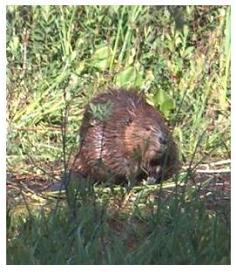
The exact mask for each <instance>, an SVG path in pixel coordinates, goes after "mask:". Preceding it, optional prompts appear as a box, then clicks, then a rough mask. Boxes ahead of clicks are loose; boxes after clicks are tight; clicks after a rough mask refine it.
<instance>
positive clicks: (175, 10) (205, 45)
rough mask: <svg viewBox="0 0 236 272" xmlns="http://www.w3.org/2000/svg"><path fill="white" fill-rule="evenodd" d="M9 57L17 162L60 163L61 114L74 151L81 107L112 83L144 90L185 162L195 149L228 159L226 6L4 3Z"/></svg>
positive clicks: (13, 158)
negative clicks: (172, 129)
mask: <svg viewBox="0 0 236 272" xmlns="http://www.w3.org/2000/svg"><path fill="white" fill-rule="evenodd" d="M7 59H8V66H7V89H8V123H9V127H8V128H9V134H8V136H9V142H8V159H9V163H10V164H11V165H16V164H17V165H19V163H20V164H22V162H24V161H25V160H27V154H29V153H31V152H32V151H33V152H34V156H35V157H37V159H38V160H40V161H42V160H45V159H49V160H50V161H54V160H55V159H57V158H59V157H60V156H61V144H62V141H61V131H60V126H61V124H62V112H64V110H65V107H67V108H69V112H68V131H69V132H68V144H67V147H68V149H70V148H72V146H71V145H72V144H78V143H75V142H76V137H75V136H76V132H77V131H78V129H79V126H80V122H81V118H82V110H83V108H84V106H85V105H86V103H88V101H89V100H90V99H91V97H92V96H94V95H95V94H96V93H97V92H99V91H102V90H104V89H106V88H107V87H108V86H118V87H120V86H126V87H130V86H137V87H138V88H139V89H141V90H142V91H144V92H145V93H146V95H147V97H148V100H149V101H150V103H152V104H154V105H155V106H156V107H159V108H160V109H161V111H162V112H163V113H164V114H165V116H166V117H167V118H168V120H169V122H170V124H171V125H172V126H175V132H174V133H175V135H176V139H177V141H178V142H179V146H180V148H181V152H182V155H183V158H184V159H185V160H187V161H188V160H189V159H190V158H191V156H192V154H193V153H194V150H195V148H196V146H197V145H200V147H199V148H198V152H197V155H196V156H197V157H196V158H197V159H200V160H201V159H202V160H211V158H212V157H217V158H219V157H227V156H228V153H229V150H230V148H229V137H230V7H227V6H170V7H163V6H151V7H148V6H77V7H75V6H63V7H61V6H8V8H7ZM203 132H205V134H204V135H203V136H202V133H203ZM201 137H202V139H201V142H200V143H198V141H199V138H201Z"/></svg>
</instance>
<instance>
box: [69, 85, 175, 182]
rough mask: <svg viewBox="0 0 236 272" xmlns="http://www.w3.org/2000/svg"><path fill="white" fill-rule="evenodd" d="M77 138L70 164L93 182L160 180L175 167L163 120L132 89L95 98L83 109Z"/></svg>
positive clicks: (173, 145) (105, 93) (108, 92)
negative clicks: (74, 156)
mask: <svg viewBox="0 0 236 272" xmlns="http://www.w3.org/2000/svg"><path fill="white" fill-rule="evenodd" d="M80 141H81V143H80V150H79V152H78V154H77V157H76V160H75V163H74V168H75V169H76V170H77V171H78V172H79V173H82V174H83V175H85V176H89V177H90V178H92V179H93V180H95V181H100V182H101V181H103V182H104V181H112V182H115V183H117V182H119V183H120V182H124V181H128V182H134V181H136V180H140V179H141V178H148V181H149V182H153V181H155V182H160V180H164V179H167V178H169V177H171V176H172V175H173V173H175V172H176V171H177V169H178V167H179V160H178V151H177V147H176V144H175V143H174V141H173V139H172V136H171V134H170V132H169V129H168V127H167V125H166V124H165V120H164V118H163V117H162V116H161V114H160V113H159V112H158V111H157V110H156V109H155V108H154V107H152V106H150V105H149V104H147V103H146V101H145V99H144V97H143V96H142V95H141V94H138V92H137V90H135V89H129V90H125V89H109V90H108V91H106V92H104V93H101V94H99V95H98V96H97V97H95V98H94V99H93V100H92V101H91V103H89V104H88V106H87V107H86V109H85V113H84V117H83V120H82V125H81V128H80ZM75 169H74V170H75Z"/></svg>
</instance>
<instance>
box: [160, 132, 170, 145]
mask: <svg viewBox="0 0 236 272" xmlns="http://www.w3.org/2000/svg"><path fill="white" fill-rule="evenodd" d="M158 138H159V142H160V144H162V145H166V144H167V143H168V137H167V135H166V134H164V133H160V135H159V137H158Z"/></svg>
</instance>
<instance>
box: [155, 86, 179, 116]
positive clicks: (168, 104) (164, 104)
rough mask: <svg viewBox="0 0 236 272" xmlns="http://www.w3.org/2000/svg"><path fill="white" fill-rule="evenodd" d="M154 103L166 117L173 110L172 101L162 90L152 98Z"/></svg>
mask: <svg viewBox="0 0 236 272" xmlns="http://www.w3.org/2000/svg"><path fill="white" fill-rule="evenodd" d="M154 103H155V105H156V106H159V107H160V110H161V111H162V112H163V114H164V115H165V116H166V117H168V116H169V115H170V113H171V111H172V110H173V109H174V108H175V104H174V101H173V99H172V98H171V97H170V96H169V95H168V94H167V93H166V92H165V91H163V90H159V91H158V93H157V94H156V95H155V96H154Z"/></svg>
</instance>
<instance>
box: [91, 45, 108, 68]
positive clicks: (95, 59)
mask: <svg viewBox="0 0 236 272" xmlns="http://www.w3.org/2000/svg"><path fill="white" fill-rule="evenodd" d="M111 56H112V50H111V48H110V47H108V46H104V47H101V48H99V49H97V50H96V51H95V53H94V55H93V56H92V66H93V67H96V68H97V69H99V70H101V71H104V70H106V69H107V68H108V67H109V63H110V60H111Z"/></svg>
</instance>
